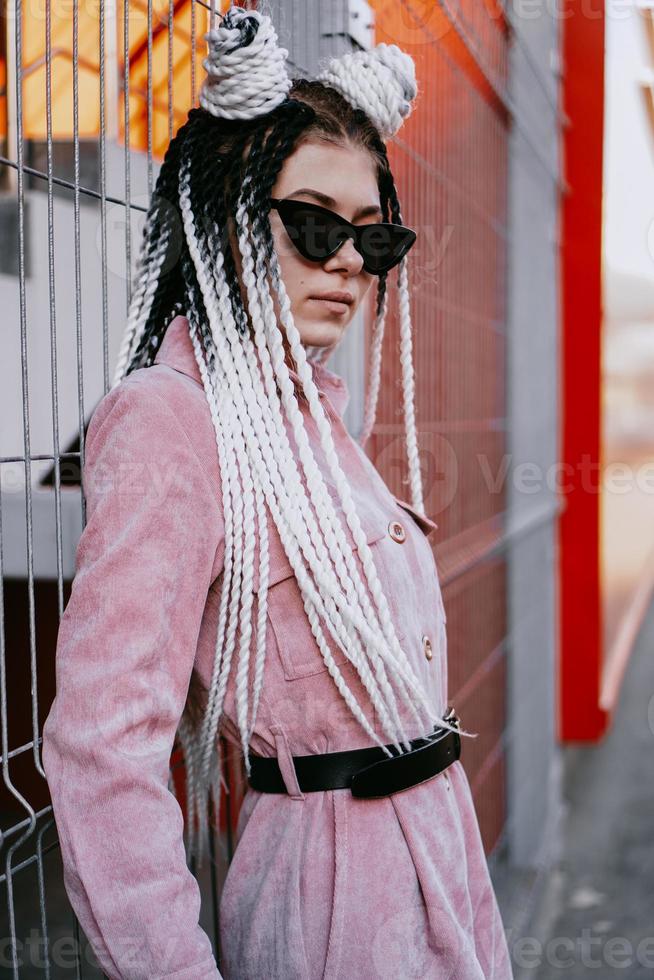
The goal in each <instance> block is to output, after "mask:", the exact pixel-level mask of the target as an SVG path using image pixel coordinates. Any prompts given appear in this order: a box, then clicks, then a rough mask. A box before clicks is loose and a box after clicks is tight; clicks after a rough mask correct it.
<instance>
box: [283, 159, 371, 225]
mask: <svg viewBox="0 0 654 980" xmlns="http://www.w3.org/2000/svg"><path fill="white" fill-rule="evenodd" d="M298 191H302V193H300V194H298V193H297V192H298ZM309 192H315V193H313V194H312V193H309ZM296 195H297V196H298V197H301V198H302V199H306V200H313V201H315V203H317V204H323V205H324V206H325V207H332V208H334V209H335V210H337V211H338V210H341V211H355V210H358V209H360V208H362V207H364V206H366V205H370V206H371V207H373V206H379V189H378V185H377V172H376V167H375V161H374V160H373V158H372V156H371V154H370V153H368V152H367V150H365V149H362V148H360V147H352V146H341V145H335V144H331V143H322V144H320V143H310V142H307V143H304V144H302V145H301V146H299V147H298V148H297V150H295V151H294V153H293V154H292V155H291V156H289V157H288V158H287V160H286V161H285V163H284V166H283V168H282V170H281V172H280V174H279V177H278V178H277V182H276V184H275V188H274V196H275V197H289V196H293V197H295V196H296Z"/></svg>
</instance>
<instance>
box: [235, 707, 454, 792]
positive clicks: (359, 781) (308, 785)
mask: <svg viewBox="0 0 654 980" xmlns="http://www.w3.org/2000/svg"><path fill="white" fill-rule="evenodd" d="M444 720H445V721H447V722H448V723H449V724H453V725H455V726H457V727H459V724H460V722H459V718H458V717H457V715H456V713H455V711H454V708H451V707H450V708H449V709H448V712H447V714H445V715H444ZM410 744H411V751H410V752H398V750H397V749H396V747H395V746H394V745H388V746H387V748H388V749H389V750H390V751H391V752H392V753H393V757H392V758H389V757H388V756H387V755H386V754H385V752H384V750H383V749H382V748H381V746H379V745H371V746H369V747H368V748H364V749H352V750H350V751H346V752H325V753H322V754H318V755H294V756H293V764H294V766H295V772H296V774H297V779H298V783H299V786H300V789H301V790H302V792H303V793H315V792H318V791H320V790H326V789H348V788H349V789H350V790H351V791H352V795H353V796H358V797H366V798H372V797H379V796H390V795H391V794H392V793H397V792H398V791H399V790H403V789H408V787H409V786H415V785H416V784H417V783H424V782H425V780H427V779H431V778H432V777H433V776H437V775H438V773H440V772H443V770H444V769H447V767H448V766H449V765H451V764H452V763H453V762H454V761H455V760H456V759H458V758H459V757H460V755H461V736H460V735H459V734H458V733H457V732H453V731H450V729H447V728H442V727H441V726H440V725H435V726H434V730H433V732H431V733H430V734H429V735H421V736H420V737H418V738H414V739H412V740H411V743H410ZM249 759H250V764H251V769H250V776H249V783H250V786H251V787H252V789H255V790H258V791H259V792H260V793H286V784H285V782H284V777H283V776H282V773H281V770H280V768H279V763H278V761H277V758H276V757H275V756H271V757H267V756H265V757H264V756H260V755H253V754H252V753H250V755H249Z"/></svg>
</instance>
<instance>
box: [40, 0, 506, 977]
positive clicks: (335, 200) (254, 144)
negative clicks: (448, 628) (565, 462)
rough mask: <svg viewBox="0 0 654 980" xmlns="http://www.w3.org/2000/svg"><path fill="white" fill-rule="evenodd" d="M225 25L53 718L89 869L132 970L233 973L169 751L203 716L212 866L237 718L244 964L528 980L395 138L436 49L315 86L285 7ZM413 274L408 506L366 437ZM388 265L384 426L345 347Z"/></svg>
mask: <svg viewBox="0 0 654 980" xmlns="http://www.w3.org/2000/svg"><path fill="white" fill-rule="evenodd" d="M207 39H208V40H209V49H210V53H209V57H208V59H207V60H206V61H205V66H206V68H207V78H206V80H205V83H204V86H203V90H202V95H201V100H200V101H201V106H202V108H200V109H198V110H193V111H191V113H190V114H189V119H188V121H187V123H186V124H185V125H184V126H183V127H182V129H181V130H180V132H179V133H178V134H177V136H176V137H175V139H174V140H173V141H172V142H171V144H170V147H169V149H168V151H167V154H166V158H165V160H164V163H163V166H162V169H161V173H160V176H159V180H158V184H157V193H156V196H155V198H154V199H153V205H152V207H151V209H150V211H149V213H148V217H147V221H146V227H145V234H144V242H143V249H142V255H141V264H140V270H139V278H138V281H137V285H136V288H135V291H134V299H133V302H132V305H131V309H130V315H129V317H128V324H127V330H126V335H125V341H124V344H123V348H122V350H121V353H120V356H119V361H118V366H117V369H116V377H115V381H114V386H113V388H112V389H111V391H110V392H109V393H108V394H107V395H106V396H105V397H104V398H103V399H102V401H101V402H100V404H99V406H98V407H97V409H96V411H95V413H94V415H93V418H92V420H91V423H90V426H89V431H88V436H87V443H86V447H87V451H86V461H85V469H84V487H85V491H86V495H87V503H88V509H87V514H88V521H87V524H86V527H85V530H84V533H83V535H82V538H81V540H80V543H79V546H78V551H77V573H76V576H75V580H74V583H73V589H72V594H71V597H70V601H69V603H68V605H67V607H66V611H65V615H64V617H63V620H62V623H61V627H60V633H59V639H58V647H57V697H56V700H55V703H54V705H53V707H52V709H51V712H50V715H49V716H48V718H47V720H46V724H45V727H44V733H43V743H44V745H43V749H44V764H45V767H46V771H47V775H48V781H49V784H50V787H51V791H52V801H53V809H54V814H55V818H56V821H57V826H58V829H59V835H60V841H61V852H62V859H63V864H64V874H65V883H66V888H67V891H68V894H69V896H70V900H71V903H72V905H73V908H74V909H75V911H76V913H77V915H78V918H79V919H80V922H81V924H82V926H83V928H84V931H85V933H86V934H87V937H88V938H89V940H90V942H91V944H92V946H93V948H94V950H95V952H96V954H97V956H98V958H99V960H100V963H101V965H102V967H103V969H104V970H105V972H106V973H107V974H108V975H109V976H110V977H112V978H114V977H115V978H130V980H136V978H144V980H146V978H147V980H153V978H154V977H157V978H163V977H168V978H171V980H172V978H175V980H203V978H216V977H220V976H221V974H220V973H219V972H218V968H217V966H216V963H215V960H214V958H213V955H212V950H211V945H210V942H209V939H208V937H207V935H206V934H205V933H204V932H203V930H202V929H201V928H200V926H199V924H198V917H199V909H200V894H199V890H198V887H197V884H196V881H195V878H194V877H193V876H192V874H191V873H190V871H189V870H188V868H187V865H186V854H185V851H184V841H183V837H182V830H183V821H182V814H181V810H180V808H179V806H178V804H177V802H176V800H175V798H174V796H173V795H172V794H171V793H170V792H169V769H168V766H169V762H170V753H171V749H172V747H173V744H174V739H175V736H176V735H178V736H179V738H180V741H181V743H182V745H183V747H184V755H185V762H186V771H187V788H188V794H187V796H188V806H189V813H188V839H187V848H188V852H189V853H190V854H193V855H195V856H196V857H197V858H198V859H199V861H200V863H201V861H202V858H203V857H204V855H205V853H206V844H207V802H208V798H209V794H210V795H211V799H212V801H213V805H214V810H215V812H217V808H218V803H219V797H220V792H219V790H220V773H221V765H222V759H221V757H220V755H219V754H218V747H219V744H220V743H219V739H218V738H217V736H218V735H219V734H223V735H225V736H226V738H227V739H228V740H230V741H231V742H232V743H233V744H235V745H240V747H241V749H242V751H243V754H244V759H245V763H246V770H247V773H248V778H249V786H248V791H247V793H246V796H245V799H244V802H243V805H242V808H241V812H240V816H239V822H238V827H237V841H238V843H237V848H236V851H235V854H234V857H233V859H232V862H231V864H230V866H229V871H228V875H227V878H226V881H225V883H224V887H223V889H222V892H221V898H220V910H219V913H220V915H219V918H220V966H221V971H222V976H224V977H226V978H234V980H237V978H238V980H245V978H257V980H259V978H264V977H265V978H273V980H292V978H297V980H312V978H318V977H321V978H323V977H324V978H327V977H329V978H336V977H343V978H345V977H347V978H349V977H363V978H377V977H393V978H396V977H398V976H401V977H433V978H443V980H444V978H446V977H448V978H449V977H451V978H455V977H456V978H459V980H473V978H475V980H481V978H495V980H506V978H507V977H510V976H511V969H510V964H509V956H508V950H507V946H506V941H505V937H504V933H503V929H502V922H501V919H500V914H499V910H498V907H497V902H496V899H495V895H494V893H493V889H492V885H491V881H490V877H489V874H488V867H487V863H486V860H485V855H484V851H483V847H482V842H481V837H480V833H479V827H478V823H477V820H476V815H475V810H474V805H473V801H472V796H471V792H470V787H469V784H468V781H467V778H466V775H465V772H464V769H463V767H462V765H461V763H460V761H459V758H458V753H459V748H460V741H459V737H460V735H461V734H464V735H465V734H468V733H467V732H463V731H461V729H460V726H459V723H458V719H457V718H456V716H455V715H454V714H453V713H452V712H450V713H448V712H447V710H446V709H447V662H446V635H445V612H444V608H443V604H442V598H441V593H440V587H439V583H438V574H437V570H436V565H435V562H434V557H433V553H432V549H431V546H430V543H429V541H428V536H429V534H430V533H431V532H432V531H433V529H434V528H435V527H436V525H435V524H434V522H433V521H431V520H429V518H427V517H426V516H425V515H424V514H423V513H422V510H423V507H422V491H421V483H420V470H419V465H418V454H417V443H416V433H415V419H414V409H413V374H412V365H411V321H410V316H409V303H408V288H407V271H406V258H405V257H406V255H407V253H408V250H409V249H410V247H411V245H412V244H413V241H414V239H415V235H414V233H413V232H412V231H411V230H410V229H408V228H405V227H404V226H403V225H402V220H401V214H400V208H399V203H398V199H397V195H396V191H395V186H394V182H393V178H392V174H391V171H390V167H389V164H388V159H387V156H386V148H385V143H384V140H385V139H388V138H389V137H390V136H391V135H392V134H393V133H394V132H396V131H397V129H398V128H399V126H400V125H401V123H402V121H403V119H404V118H405V117H406V116H407V114H408V113H409V112H410V111H411V108H412V105H411V103H412V100H413V99H414V98H415V95H416V86H415V72H414V66H413V62H412V60H411V59H410V58H409V57H408V56H407V55H406V54H404V53H403V52H401V51H400V50H399V49H398V48H397V47H396V46H394V45H391V46H386V45H378V46H377V48H375V49H374V51H373V52H370V53H367V54H366V53H360V54H357V55H355V56H346V57H344V58H341V59H334V60H332V61H331V63H330V65H329V67H328V68H327V69H326V70H325V71H324V72H323V73H321V75H320V76H319V79H318V80H315V81H312V82H309V81H299V80H296V81H295V82H292V81H291V80H290V79H289V77H288V75H287V73H286V68H285V58H286V55H287V52H286V51H285V50H284V49H283V48H279V47H278V46H277V43H276V42H277V38H276V35H275V32H274V29H273V27H272V25H271V23H270V20H269V19H268V18H267V17H264V16H261V15H260V14H258V13H256V12H253V11H246V10H243V9H240V8H234V7H232V8H231V9H230V10H229V11H228V13H227V14H226V15H225V17H224V19H223V20H222V22H221V25H220V27H219V28H218V30H215V31H212V32H210V33H209V34H208V35H207ZM395 267H397V270H398V273H399V278H398V283H399V299H400V323H401V353H400V359H401V363H402V377H403V383H404V414H405V424H406V442H407V455H408V466H409V478H410V483H411V496H412V502H411V503H409V502H407V501H403V500H399V499H398V498H396V497H394V496H393V495H392V494H391V493H390V491H389V489H388V488H387V486H386V484H385V483H384V482H383V480H382V479H381V477H380V476H379V474H378V473H377V471H376V470H375V468H374V466H373V465H372V463H371V462H370V460H369V459H368V457H367V456H366V454H365V453H364V452H363V448H362V446H363V445H364V444H365V441H366V438H367V435H368V434H369V432H370V430H371V428H372V425H373V423H374V416H375V404H376V395H377V391H378V387H379V378H380V365H381V349H382V347H381V344H382V337H383V329H384V318H385V313H386V305H387V304H386V299H387V293H386V283H387V275H388V272H389V271H390V270H391V269H392V268H395ZM373 285H375V286H376V289H377V297H376V299H377V302H376V321H375V325H374V331H373V342H372V352H371V372H370V373H371V381H370V386H369V391H368V397H367V408H366V419H365V426H364V433H363V436H362V438H361V443H360V444H357V443H356V442H355V441H354V440H353V439H352V438H351V437H350V435H349V434H348V432H347V430H346V428H345V426H344V424H343V420H342V414H343V410H344V408H345V405H346V402H347V399H348V392H347V390H346V388H345V385H344V383H343V381H342V379H340V378H339V377H338V376H337V375H335V374H334V373H333V372H332V371H330V370H329V369H328V368H327V367H326V366H325V365H324V363H323V359H324V358H325V356H328V355H329V354H330V353H331V352H332V351H333V350H334V348H335V347H336V346H337V345H338V343H339V341H340V340H341V338H342V336H343V335H344V333H345V331H346V330H347V328H348V325H349V323H350V322H351V320H352V318H353V316H354V314H355V312H356V310H357V309H358V308H359V306H360V305H361V303H362V302H363V300H364V298H365V296H366V294H367V293H368V291H369V289H370V288H371V286H373ZM361 750H364V751H361ZM334 753H339V755H334ZM341 753H342V754H341ZM300 757H309V758H300ZM196 823H197V834H196Z"/></svg>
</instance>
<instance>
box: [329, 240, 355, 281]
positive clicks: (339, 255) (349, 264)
mask: <svg viewBox="0 0 654 980" xmlns="http://www.w3.org/2000/svg"><path fill="white" fill-rule="evenodd" d="M362 266H363V256H362V255H361V253H360V252H358V251H357V250H356V248H355V247H354V242H353V240H352V239H351V238H346V239H345V241H344V242H343V244H342V245H341V247H340V248H339V249H338V251H337V252H336V253H335V254H334V255H330V256H329V258H328V259H327V261H326V262H325V268H326V269H328V270H335V269H347V270H348V273H349V274H350V275H352V276H355V275H356V274H357V273H358V272H361V268H362Z"/></svg>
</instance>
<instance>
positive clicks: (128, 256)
mask: <svg viewBox="0 0 654 980" xmlns="http://www.w3.org/2000/svg"><path fill="white" fill-rule="evenodd" d="M123 61H124V70H123V110H124V116H123V119H124V129H125V155H124V161H125V279H126V294H127V295H126V310H125V312H126V314H127V313H128V312H129V306H130V303H131V300H132V220H131V218H132V154H131V148H130V118H129V72H130V48H129V0H123Z"/></svg>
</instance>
